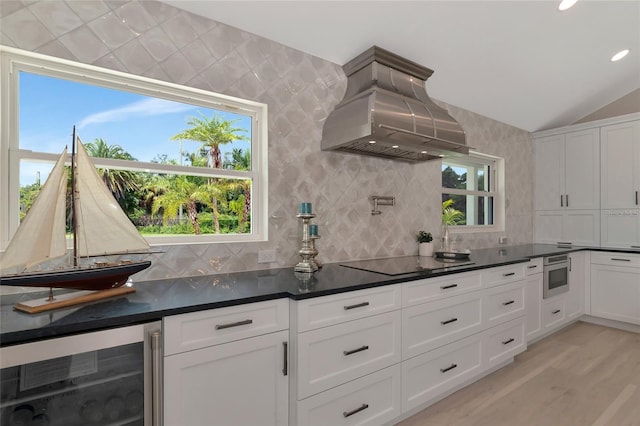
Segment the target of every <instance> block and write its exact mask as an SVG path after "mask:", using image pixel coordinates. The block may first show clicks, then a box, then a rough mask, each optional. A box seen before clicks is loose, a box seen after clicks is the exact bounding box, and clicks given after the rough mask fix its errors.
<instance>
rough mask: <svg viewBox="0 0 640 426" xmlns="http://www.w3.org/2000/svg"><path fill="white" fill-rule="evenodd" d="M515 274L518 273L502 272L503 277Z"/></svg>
mask: <svg viewBox="0 0 640 426" xmlns="http://www.w3.org/2000/svg"><path fill="white" fill-rule="evenodd" d="M515 274H516V273H515V272H508V273H506V274H502V276H503V277H511V276H513V275H515Z"/></svg>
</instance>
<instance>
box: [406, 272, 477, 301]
mask: <svg viewBox="0 0 640 426" xmlns="http://www.w3.org/2000/svg"><path fill="white" fill-rule="evenodd" d="M480 286H481V282H480V273H479V272H478V271H475V272H465V273H462V274H455V275H447V276H445V277H438V278H427V279H424V280H417V281H410V282H408V283H405V284H404V287H403V288H402V306H403V307H406V306H413V305H418V304H420V303H425V302H431V301H433V300H437V299H442V298H445V297H451V296H455V295H457V294H462V293H468V292H470V291H474V290H479V289H480Z"/></svg>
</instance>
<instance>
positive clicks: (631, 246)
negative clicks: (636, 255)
mask: <svg viewBox="0 0 640 426" xmlns="http://www.w3.org/2000/svg"><path fill="white" fill-rule="evenodd" d="M630 247H631V248H640V246H630Z"/></svg>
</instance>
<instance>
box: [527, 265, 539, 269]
mask: <svg viewBox="0 0 640 426" xmlns="http://www.w3.org/2000/svg"><path fill="white" fill-rule="evenodd" d="M537 267H538V265H529V266H528V268H529V269H534V268H537Z"/></svg>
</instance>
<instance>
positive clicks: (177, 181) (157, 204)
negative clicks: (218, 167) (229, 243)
mask: <svg viewBox="0 0 640 426" xmlns="http://www.w3.org/2000/svg"><path fill="white" fill-rule="evenodd" d="M158 187H160V188H164V189H165V190H164V192H163V193H162V194H160V195H157V196H156V197H155V199H154V200H153V206H152V209H151V212H152V214H156V213H158V212H159V211H160V210H162V218H163V220H164V222H165V224H166V223H167V220H168V219H169V218H173V217H176V216H178V212H179V211H180V206H186V207H187V216H188V217H189V220H190V221H191V225H192V226H193V232H194V233H195V234H196V235H199V234H200V224H199V223H198V208H197V204H198V203H203V204H209V203H210V199H211V198H210V190H209V188H207V186H206V185H200V184H199V183H198V182H194V181H193V180H190V179H189V177H188V176H184V175H178V176H173V177H164V178H161V179H160V180H159V182H158Z"/></svg>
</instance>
